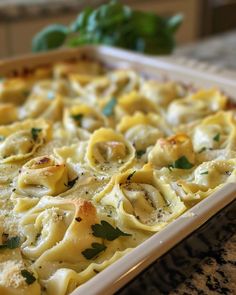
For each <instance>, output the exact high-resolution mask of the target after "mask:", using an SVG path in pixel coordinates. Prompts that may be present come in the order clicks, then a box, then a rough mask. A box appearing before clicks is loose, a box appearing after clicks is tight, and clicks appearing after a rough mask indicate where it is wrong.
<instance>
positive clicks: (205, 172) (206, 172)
mask: <svg viewBox="0 0 236 295" xmlns="http://www.w3.org/2000/svg"><path fill="white" fill-rule="evenodd" d="M204 174H208V171H204V172H201V173H200V175H204Z"/></svg>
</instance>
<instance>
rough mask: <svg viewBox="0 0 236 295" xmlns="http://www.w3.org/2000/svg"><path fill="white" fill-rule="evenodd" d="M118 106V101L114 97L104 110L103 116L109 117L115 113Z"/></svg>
mask: <svg viewBox="0 0 236 295" xmlns="http://www.w3.org/2000/svg"><path fill="white" fill-rule="evenodd" d="M116 104H117V100H116V99H115V98H114V97H113V98H112V99H111V100H110V101H109V102H108V103H107V104H106V105H105V107H104V108H103V110H102V113H103V115H105V116H107V117H109V116H111V115H112V114H113V112H114V107H115V105H116Z"/></svg>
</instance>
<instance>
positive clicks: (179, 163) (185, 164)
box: [168, 156, 194, 169]
mask: <svg viewBox="0 0 236 295" xmlns="http://www.w3.org/2000/svg"><path fill="white" fill-rule="evenodd" d="M193 166H194V165H193V164H192V163H190V162H189V160H188V159H187V158H186V157H185V156H182V157H180V158H179V159H178V160H176V161H175V162H174V163H173V164H170V165H169V166H168V168H169V169H170V168H177V169H191V168H192V167H193Z"/></svg>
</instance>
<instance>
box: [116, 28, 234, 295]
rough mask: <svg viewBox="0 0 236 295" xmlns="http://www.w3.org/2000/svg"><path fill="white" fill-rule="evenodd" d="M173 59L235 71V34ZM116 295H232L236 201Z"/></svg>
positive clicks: (181, 50) (181, 52) (188, 48)
mask: <svg viewBox="0 0 236 295" xmlns="http://www.w3.org/2000/svg"><path fill="white" fill-rule="evenodd" d="M174 57H176V58H181V57H182V58H184V59H186V58H190V59H196V60H198V61H200V62H207V63H210V64H212V65H214V66H217V67H219V68H222V67H223V68H226V69H230V70H233V71H236V31H234V32H230V33H226V34H222V35H220V36H216V37H213V38H209V39H206V40H204V41H201V42H197V43H195V44H191V45H189V46H185V47H179V48H177V49H176V51H175V53H174ZM118 294H119V295H129V294H135V295H139V294H140V295H143V294H145V295H159V294H160V295H162V294H163V295H164V294H168V295H216V294H226V295H231V294H236V201H235V202H234V204H233V205H231V206H230V207H228V209H227V208H226V209H225V210H223V211H222V212H221V213H220V214H218V215H216V216H215V217H214V218H213V220H211V221H209V222H207V223H206V225H205V226H204V227H203V229H200V230H198V231H197V232H196V233H194V234H193V235H192V236H190V237H189V238H187V239H186V240H184V241H183V242H182V243H180V244H179V245H178V246H176V247H175V248H174V249H173V250H171V251H170V252H169V253H167V254H166V255H164V256H163V257H162V258H160V259H159V260H157V261H156V262H155V263H154V264H153V265H152V266H150V267H149V268H148V269H147V270H145V271H144V272H143V273H142V274H140V275H139V276H138V277H137V278H136V279H134V280H133V281H132V282H131V283H129V284H128V285H127V286H126V287H124V288H123V289H122V290H121V291H119V292H118Z"/></svg>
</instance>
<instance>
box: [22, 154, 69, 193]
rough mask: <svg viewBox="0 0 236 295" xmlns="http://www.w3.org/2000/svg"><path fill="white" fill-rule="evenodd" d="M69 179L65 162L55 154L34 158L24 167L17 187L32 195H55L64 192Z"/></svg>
mask: <svg viewBox="0 0 236 295" xmlns="http://www.w3.org/2000/svg"><path fill="white" fill-rule="evenodd" d="M68 181H69V179H68V169H67V167H66V165H65V163H63V162H60V161H59V160H57V159H56V158H55V157H53V156H42V157H37V158H33V159H32V160H30V161H29V162H27V163H26V164H25V165H24V166H23V167H22V169H21V170H20V174H19V177H18V182H17V188H18V189H19V190H20V191H23V192H24V193H26V194H27V195H30V196H36V197H42V196H44V195H52V196H53V195H58V194H60V193H62V192H64V191H65V190H66V189H67V188H68Z"/></svg>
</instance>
